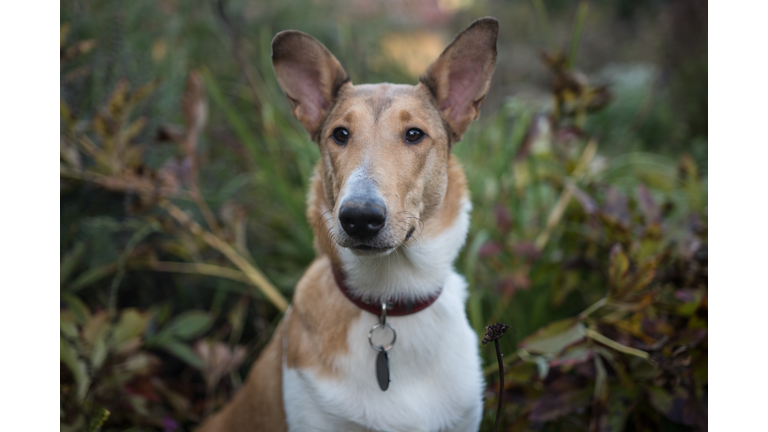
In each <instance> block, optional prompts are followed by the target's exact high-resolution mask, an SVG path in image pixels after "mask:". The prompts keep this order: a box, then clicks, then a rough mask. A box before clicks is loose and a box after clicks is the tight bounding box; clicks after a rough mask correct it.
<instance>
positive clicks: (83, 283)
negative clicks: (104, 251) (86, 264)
mask: <svg viewBox="0 0 768 432" xmlns="http://www.w3.org/2000/svg"><path fill="white" fill-rule="evenodd" d="M116 270H117V263H109V264H103V265H100V266H97V267H93V268H90V269H88V270H87V271H85V272H84V273H82V274H81V275H80V276H79V277H78V278H77V279H75V280H74V281H72V283H70V284H69V286H68V289H69V291H70V292H77V291H80V290H81V289H83V288H85V287H87V286H90V285H92V284H94V283H96V282H98V281H100V280H102V279H104V278H106V277H107V276H110V275H111V274H112V273H114V272H115V271H116Z"/></svg>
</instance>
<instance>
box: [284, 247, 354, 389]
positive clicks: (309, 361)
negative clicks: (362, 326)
mask: <svg viewBox="0 0 768 432" xmlns="http://www.w3.org/2000/svg"><path fill="white" fill-rule="evenodd" d="M329 311H333V313H328V312H329ZM360 314H362V311H361V310H360V309H358V308H357V307H355V305H353V304H352V303H351V302H350V301H349V300H347V298H346V297H344V295H343V294H342V293H341V291H339V290H338V288H336V283H335V282H334V280H333V273H332V272H331V265H330V260H329V258H328V257H327V256H321V257H319V258H317V259H316V260H315V261H314V262H313V263H312V265H311V266H310V267H309V269H308V270H307V272H306V274H305V275H304V277H303V278H301V281H300V282H299V285H298V286H297V287H296V294H295V295H294V296H293V309H292V311H291V313H290V315H289V316H288V322H287V328H286V337H287V339H288V340H289V341H290V343H289V344H288V347H287V350H288V352H287V353H286V354H287V355H286V362H287V364H288V367H289V368H292V369H295V368H301V369H311V370H313V371H314V372H316V373H318V375H320V376H333V375H335V374H336V370H335V368H334V358H336V357H337V356H339V355H342V354H346V352H347V329H348V328H349V326H350V323H351V322H352V320H354V319H357V318H358V317H359V316H360ZM318 347H322V349H318Z"/></svg>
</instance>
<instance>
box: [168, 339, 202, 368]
mask: <svg viewBox="0 0 768 432" xmlns="http://www.w3.org/2000/svg"><path fill="white" fill-rule="evenodd" d="M163 349H165V350H166V351H168V352H169V353H171V354H173V355H175V356H176V357H178V358H180V359H181V360H183V361H184V362H185V363H187V364H188V365H190V366H192V367H194V368H197V369H203V368H204V367H205V365H204V364H203V360H202V359H201V358H200V357H198V356H197V354H195V352H194V351H192V348H190V347H189V345H187V344H185V343H183V342H181V341H177V340H171V341H169V342H166V343H165V344H163Z"/></svg>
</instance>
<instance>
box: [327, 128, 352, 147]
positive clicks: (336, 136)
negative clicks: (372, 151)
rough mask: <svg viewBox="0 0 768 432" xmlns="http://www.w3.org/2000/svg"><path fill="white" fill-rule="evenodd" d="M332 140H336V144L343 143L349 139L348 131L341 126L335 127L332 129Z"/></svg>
mask: <svg viewBox="0 0 768 432" xmlns="http://www.w3.org/2000/svg"><path fill="white" fill-rule="evenodd" d="M331 136H332V137H333V140H334V141H336V144H339V145H344V144H346V143H347V141H349V131H348V130H346V129H344V128H343V127H337V128H336V129H334V130H333V135H331Z"/></svg>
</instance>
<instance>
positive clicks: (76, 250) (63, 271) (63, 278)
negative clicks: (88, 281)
mask: <svg viewBox="0 0 768 432" xmlns="http://www.w3.org/2000/svg"><path fill="white" fill-rule="evenodd" d="M84 253H85V244H83V243H82V242H77V244H75V246H74V247H73V248H72V249H70V250H69V251H68V252H67V253H66V254H64V256H63V257H61V267H60V268H59V283H60V284H61V285H64V283H66V282H67V281H68V280H69V277H70V276H72V272H74V271H75V268H77V265H78V264H80V260H81V259H82V258H83V254H84Z"/></svg>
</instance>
